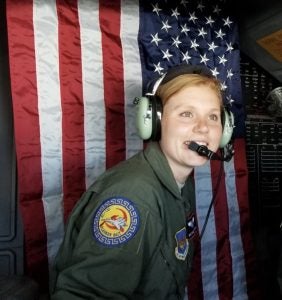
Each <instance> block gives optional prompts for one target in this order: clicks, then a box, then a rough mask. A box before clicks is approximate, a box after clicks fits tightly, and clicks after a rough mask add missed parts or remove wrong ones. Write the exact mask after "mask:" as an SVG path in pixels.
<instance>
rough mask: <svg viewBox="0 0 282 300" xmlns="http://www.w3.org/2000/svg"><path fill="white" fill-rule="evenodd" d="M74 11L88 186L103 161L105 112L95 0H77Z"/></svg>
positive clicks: (103, 166)
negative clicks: (76, 11)
mask: <svg viewBox="0 0 282 300" xmlns="http://www.w3.org/2000/svg"><path fill="white" fill-rule="evenodd" d="M78 13H79V22H80V35H81V56H82V57H81V59H82V84H83V99H84V127H85V173H86V174H85V176H86V178H85V182H86V188H88V187H89V185H91V184H92V183H93V182H94V181H95V179H96V178H97V176H98V175H100V174H101V173H102V172H103V171H104V170H105V165H106V144H105V141H106V136H105V134H106V130H105V122H106V113H105V105H104V86H103V62H102V57H103V55H102V43H101V32H100V25H99V3H98V1H92V0H81V1H79V3H78Z"/></svg>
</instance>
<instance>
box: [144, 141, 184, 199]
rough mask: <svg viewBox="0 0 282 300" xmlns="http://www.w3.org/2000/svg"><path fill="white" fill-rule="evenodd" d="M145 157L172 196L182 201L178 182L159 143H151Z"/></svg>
mask: <svg viewBox="0 0 282 300" xmlns="http://www.w3.org/2000/svg"><path fill="white" fill-rule="evenodd" d="M144 156H145V158H146V159H147V161H148V163H149V164H150V166H151V167H152V169H153V170H154V172H155V174H156V176H157V177H158V178H159V180H160V181H161V182H162V184H163V185H164V186H165V187H166V188H167V189H168V190H169V191H170V192H171V193H172V194H174V196H175V197H177V198H179V199H181V194H180V191H179V188H178V186H177V183H176V180H175V178H174V176H173V173H172V170H171V168H170V166H169V164H168V161H167V159H166V157H165V155H164V154H163V152H162V150H161V148H160V145H159V143H157V142H151V143H150V144H148V146H147V147H146V149H145V150H144Z"/></svg>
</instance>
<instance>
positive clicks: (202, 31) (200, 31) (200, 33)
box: [198, 27, 208, 39]
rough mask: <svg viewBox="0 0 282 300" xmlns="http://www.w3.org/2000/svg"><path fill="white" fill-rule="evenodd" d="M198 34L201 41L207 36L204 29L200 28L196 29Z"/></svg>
mask: <svg viewBox="0 0 282 300" xmlns="http://www.w3.org/2000/svg"><path fill="white" fill-rule="evenodd" d="M198 31H199V34H198V36H201V37H202V38H203V39H204V38H205V35H207V34H208V33H207V32H206V31H205V30H204V27H202V28H201V29H198Z"/></svg>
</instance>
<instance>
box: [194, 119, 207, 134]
mask: <svg viewBox="0 0 282 300" xmlns="http://www.w3.org/2000/svg"><path fill="white" fill-rule="evenodd" d="M194 130H195V131H196V132H208V130H209V127H208V123H207V120H205V119H197V120H196V124H195V126H194Z"/></svg>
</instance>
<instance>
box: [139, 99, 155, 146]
mask: <svg viewBox="0 0 282 300" xmlns="http://www.w3.org/2000/svg"><path fill="white" fill-rule="evenodd" d="M136 128H137V133H138V135H139V136H140V138H141V139H143V140H148V139H150V138H151V136H152V130H153V125H152V105H151V103H150V99H149V98H147V97H140V98H139V101H138V104H137V113H136Z"/></svg>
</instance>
